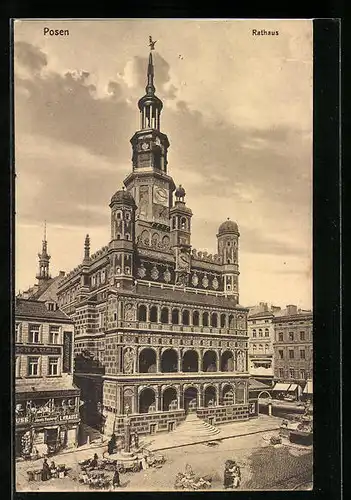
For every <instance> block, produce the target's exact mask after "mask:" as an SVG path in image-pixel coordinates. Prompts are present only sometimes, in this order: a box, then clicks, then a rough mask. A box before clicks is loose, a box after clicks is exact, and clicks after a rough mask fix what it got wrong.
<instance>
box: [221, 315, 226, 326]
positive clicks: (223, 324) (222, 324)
mask: <svg viewBox="0 0 351 500" xmlns="http://www.w3.org/2000/svg"><path fill="white" fill-rule="evenodd" d="M225 319H226V315H225V314H224V313H223V314H221V328H224V327H225Z"/></svg>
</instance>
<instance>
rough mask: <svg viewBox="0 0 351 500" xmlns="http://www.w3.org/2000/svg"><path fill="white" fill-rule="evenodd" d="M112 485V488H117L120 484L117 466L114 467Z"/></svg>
mask: <svg viewBox="0 0 351 500" xmlns="http://www.w3.org/2000/svg"><path fill="white" fill-rule="evenodd" d="M112 486H113V488H119V487H120V486H121V482H120V479H119V472H118V468H117V467H116V469H115V473H114V474H113V478H112Z"/></svg>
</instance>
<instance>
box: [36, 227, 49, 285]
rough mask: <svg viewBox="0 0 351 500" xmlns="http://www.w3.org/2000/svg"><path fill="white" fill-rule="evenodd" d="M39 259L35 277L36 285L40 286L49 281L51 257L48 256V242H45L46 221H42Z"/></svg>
mask: <svg viewBox="0 0 351 500" xmlns="http://www.w3.org/2000/svg"><path fill="white" fill-rule="evenodd" d="M38 257H39V272H38V274H37V276H36V278H37V280H38V282H39V283H38V284H39V285H40V284H41V283H42V282H43V281H45V280H48V279H50V275H49V262H50V259H51V256H50V255H49V254H48V242H47V240H46V221H44V238H43V241H42V247H41V253H38Z"/></svg>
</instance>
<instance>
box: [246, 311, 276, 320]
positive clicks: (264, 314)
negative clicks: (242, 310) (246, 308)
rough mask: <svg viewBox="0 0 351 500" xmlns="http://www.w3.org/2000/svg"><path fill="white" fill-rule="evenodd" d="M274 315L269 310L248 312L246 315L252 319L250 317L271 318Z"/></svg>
mask: <svg viewBox="0 0 351 500" xmlns="http://www.w3.org/2000/svg"><path fill="white" fill-rule="evenodd" d="M273 316H274V313H272V312H270V311H263V312H258V313H255V314H250V313H249V315H248V319H249V320H250V319H252V318H271V317H273Z"/></svg>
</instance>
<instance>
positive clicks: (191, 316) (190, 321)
mask: <svg viewBox="0 0 351 500" xmlns="http://www.w3.org/2000/svg"><path fill="white" fill-rule="evenodd" d="M193 314H194V311H191V310H189V326H194V325H193Z"/></svg>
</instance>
